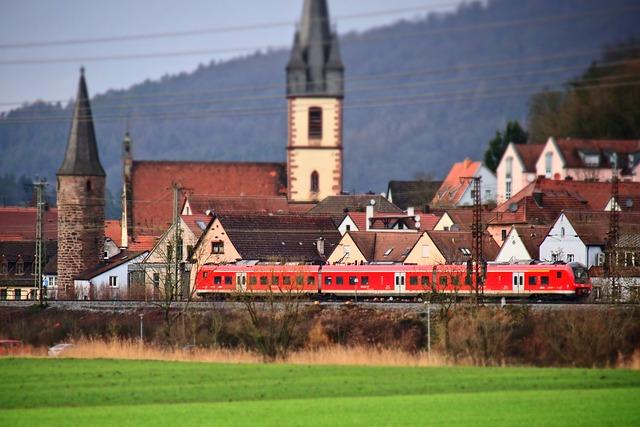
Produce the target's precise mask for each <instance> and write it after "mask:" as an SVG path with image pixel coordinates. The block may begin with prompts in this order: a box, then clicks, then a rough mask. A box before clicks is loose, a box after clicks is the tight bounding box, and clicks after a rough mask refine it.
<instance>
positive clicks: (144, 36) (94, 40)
mask: <svg viewBox="0 0 640 427" xmlns="http://www.w3.org/2000/svg"><path fill="white" fill-rule="evenodd" d="M463 3H464V2H463V1H455V2H446V3H439V4H431V5H422V6H414V7H405V8H396V9H385V10H378V11H372V12H365V13H355V14H349V15H338V16H334V17H332V18H329V19H330V20H331V21H334V22H335V21H347V20H356V19H363V18H372V17H377V16H391V15H398V14H403V13H408V12H425V11H426V12H428V11H435V10H440V9H443V8H448V7H451V6H460V5H461V4H463ZM322 20H324V19H322ZM295 25H296V22H293V21H279V22H263V23H257V24H248V25H234V26H228V27H209V28H199V29H193V30H184V31H161V32H155V33H141V34H129V35H112V36H104V37H91V38H77V39H62V40H51V41H45V40H41V41H34V42H16V43H3V44H0V49H22V48H34V47H50V46H68V45H79V44H100V43H114V42H129V41H139V40H154V39H166V38H175V37H191V36H200V35H206V34H222V33H236V32H247V31H256V30H264V29H271V28H281V27H293V26H295Z"/></svg>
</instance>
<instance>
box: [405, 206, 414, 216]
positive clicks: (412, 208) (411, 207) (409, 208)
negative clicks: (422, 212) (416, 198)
mask: <svg viewBox="0 0 640 427" xmlns="http://www.w3.org/2000/svg"><path fill="white" fill-rule="evenodd" d="M415 214H416V210H415V208H414V207H413V206H410V207H408V208H407V216H415Z"/></svg>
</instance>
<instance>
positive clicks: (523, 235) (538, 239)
mask: <svg viewBox="0 0 640 427" xmlns="http://www.w3.org/2000/svg"><path fill="white" fill-rule="evenodd" d="M514 228H515V229H516V231H517V232H518V236H520V240H521V241H522V244H524V247H525V248H526V249H527V252H529V256H531V259H540V244H541V243H542V242H543V240H544V239H545V238H546V237H547V234H548V233H549V229H550V228H551V227H548V226H546V225H516V226H514Z"/></svg>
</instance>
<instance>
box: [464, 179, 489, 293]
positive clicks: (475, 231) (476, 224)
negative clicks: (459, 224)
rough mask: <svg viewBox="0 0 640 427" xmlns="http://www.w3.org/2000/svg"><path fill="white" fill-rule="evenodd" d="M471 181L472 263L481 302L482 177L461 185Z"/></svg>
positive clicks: (467, 180)
mask: <svg viewBox="0 0 640 427" xmlns="http://www.w3.org/2000/svg"><path fill="white" fill-rule="evenodd" d="M469 181H471V184H472V191H471V195H472V197H473V224H472V226H471V237H472V242H473V247H472V250H471V262H472V263H473V266H474V273H475V274H474V275H475V293H476V302H478V301H480V297H481V296H482V295H483V294H484V268H482V265H483V263H484V255H483V248H482V243H483V242H482V237H483V234H484V231H483V228H482V177H481V176H468V177H462V178H460V182H461V183H465V182H469Z"/></svg>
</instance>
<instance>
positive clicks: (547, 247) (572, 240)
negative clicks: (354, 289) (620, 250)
mask: <svg viewBox="0 0 640 427" xmlns="http://www.w3.org/2000/svg"><path fill="white" fill-rule="evenodd" d="M607 231H608V222H607V217H606V214H605V215H601V213H600V212H563V213H561V214H560V216H559V217H558V219H557V220H556V222H555V223H554V224H553V226H552V227H551V229H550V230H549V233H548V234H547V236H546V237H545V239H544V240H543V241H542V243H541V244H540V259H541V260H543V261H564V262H579V263H581V264H584V265H586V266H587V267H591V266H594V265H599V264H600V261H599V257H598V254H599V253H602V252H603V251H604V246H605V244H606V237H607Z"/></svg>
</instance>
